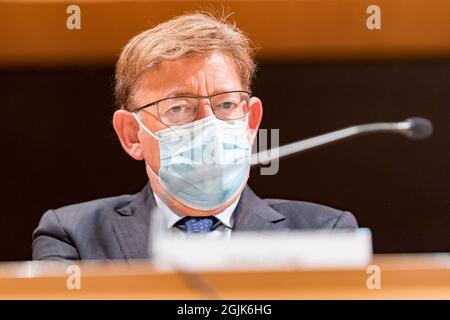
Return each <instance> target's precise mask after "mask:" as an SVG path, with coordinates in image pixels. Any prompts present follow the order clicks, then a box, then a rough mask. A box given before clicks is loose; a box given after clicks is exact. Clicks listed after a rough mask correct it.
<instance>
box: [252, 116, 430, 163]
mask: <svg viewBox="0 0 450 320" xmlns="http://www.w3.org/2000/svg"><path fill="white" fill-rule="evenodd" d="M379 132H390V133H400V134H403V135H404V136H406V137H407V138H409V139H413V140H422V139H426V138H428V137H429V136H430V135H431V134H432V133H433V125H432V123H431V121H430V120H428V119H425V118H421V117H412V118H408V119H406V120H404V121H401V122H378V123H368V124H361V125H357V126H352V127H348V128H345V129H341V130H337V131H332V132H329V133H325V134H322V135H319V136H316V137H312V138H309V139H305V140H301V141H297V142H293V143H289V144H286V145H284V146H280V147H277V148H272V149H270V150H266V151H261V152H259V153H254V154H252V158H251V162H250V164H251V165H252V166H254V165H259V164H267V163H269V162H270V161H271V160H274V159H281V158H284V157H287V156H290V155H293V154H296V153H299V152H302V151H306V150H309V149H312V148H315V147H319V146H322V145H326V144H329V143H331V142H335V141H339V140H343V139H346V138H350V137H354V136H358V135H363V134H369V133H379Z"/></svg>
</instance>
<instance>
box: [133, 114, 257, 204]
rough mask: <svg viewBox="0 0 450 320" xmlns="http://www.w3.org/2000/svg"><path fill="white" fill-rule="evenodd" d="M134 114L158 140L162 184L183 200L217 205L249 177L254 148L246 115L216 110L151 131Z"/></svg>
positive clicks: (183, 201) (240, 187) (228, 198)
mask: <svg viewBox="0 0 450 320" xmlns="http://www.w3.org/2000/svg"><path fill="white" fill-rule="evenodd" d="M133 115H134V116H135V118H136V120H137V121H138V123H139V125H140V126H141V127H142V128H143V129H144V130H145V131H146V132H147V133H148V134H150V135H151V136H153V137H154V138H155V139H157V140H158V141H159V150H160V160H161V163H160V169H159V174H158V175H157V176H158V179H159V181H160V183H161V185H162V186H163V187H164V188H165V190H166V191H167V192H168V193H170V195H172V196H173V197H174V198H175V199H176V200H178V201H179V202H181V203H183V204H184V205H186V206H188V207H190V208H193V209H197V210H212V209H216V208H218V207H220V206H222V205H224V204H226V203H227V202H229V201H230V200H231V199H232V198H233V197H235V196H236V195H237V194H238V193H239V192H240V191H241V189H242V187H243V185H244V184H245V183H246V182H247V178H248V174H249V169H250V153H251V148H250V145H249V142H248V138H247V130H246V129H247V117H246V118H244V119H245V120H243V119H240V120H233V121H222V120H219V119H217V118H216V117H215V116H213V115H212V116H209V117H206V118H203V119H200V120H197V121H194V122H191V123H187V124H185V125H182V126H177V127H171V128H166V129H163V130H160V131H157V132H155V133H153V132H151V131H150V130H148V129H147V128H146V127H145V126H144V125H143V124H142V122H141V120H140V119H139V116H138V115H136V114H135V113H133Z"/></svg>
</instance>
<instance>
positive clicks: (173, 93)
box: [163, 88, 239, 98]
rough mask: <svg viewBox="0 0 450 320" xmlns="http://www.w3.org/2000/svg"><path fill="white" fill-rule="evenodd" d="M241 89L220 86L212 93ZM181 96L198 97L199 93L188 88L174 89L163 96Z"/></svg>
mask: <svg viewBox="0 0 450 320" xmlns="http://www.w3.org/2000/svg"><path fill="white" fill-rule="evenodd" d="M234 90H239V89H227V88H219V90H215V91H214V92H213V93H212V94H211V95H212V96H213V95H215V94H218V93H221V92H227V91H234ZM180 96H189V97H197V96H198V95H197V94H196V93H192V91H188V90H174V91H168V92H167V93H165V94H164V97H163V98H172V97H180Z"/></svg>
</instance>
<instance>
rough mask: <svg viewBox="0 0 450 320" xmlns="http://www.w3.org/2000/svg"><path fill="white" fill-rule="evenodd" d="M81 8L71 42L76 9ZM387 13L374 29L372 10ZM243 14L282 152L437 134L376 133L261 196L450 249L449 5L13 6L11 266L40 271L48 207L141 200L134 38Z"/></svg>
mask: <svg viewBox="0 0 450 320" xmlns="http://www.w3.org/2000/svg"><path fill="white" fill-rule="evenodd" d="M70 4H77V5H78V6H79V7H80V9H81V29H80V30H69V29H67V27H66V20H67V18H68V17H69V15H70V14H67V13H66V9H67V7H68V6H69V5H70ZM370 4H377V5H378V6H379V7H380V8H381V29H379V30H369V29H368V28H367V27H366V20H367V18H368V16H369V14H367V13H366V9H367V7H368V6H369V5H370ZM221 8H225V9H226V10H227V11H228V12H234V14H233V15H232V16H231V18H230V19H231V20H232V21H233V20H234V21H236V24H237V26H238V27H239V28H240V29H242V30H243V31H244V32H246V33H247V35H248V36H249V37H250V38H251V39H252V40H253V42H254V43H255V45H256V46H257V47H258V48H259V50H258V54H257V60H258V63H259V71H258V73H257V79H256V80H255V82H254V86H253V91H254V94H255V95H257V96H258V97H260V98H261V99H262V101H263V103H264V107H265V109H264V119H263V123H262V128H267V129H273V128H276V129H279V130H280V142H281V144H285V143H289V142H293V141H295V140H298V139H302V138H307V137H310V136H313V135H317V134H321V133H324V132H327V131H330V130H335V129H340V128H343V127H346V126H350V125H354V124H359V123H367V122H376V121H400V120H403V119H405V118H407V117H409V116H423V117H427V118H429V119H430V120H431V121H432V122H433V124H434V127H435V133H434V135H433V136H432V137H431V138H430V139H428V140H424V141H419V142H414V141H409V140H407V139H405V138H403V137H401V136H396V135H373V136H367V137H360V138H356V139H355V140H350V141H346V142H340V143H337V144H334V145H331V146H327V147H324V148H322V149H317V150H312V151H309V152H307V153H303V154H300V155H298V156H295V157H291V158H288V159H286V160H282V161H281V162H280V170H279V173H278V174H277V175H275V176H261V175H260V174H259V171H258V170H253V171H252V174H253V175H252V177H251V179H250V182H249V183H250V186H251V187H252V188H253V189H254V191H255V192H256V193H257V194H259V195H260V196H261V197H271V198H287V199H298V200H305V201H313V202H319V203H322V204H326V205H329V206H333V207H336V208H340V209H345V210H349V211H351V212H353V213H354V215H355V216H356V217H357V219H358V221H359V224H360V226H363V227H368V228H370V229H371V230H372V232H373V241H374V250H375V252H376V253H386V252H389V253H391V252H392V253H394V252H395V253H403V252H405V253H406V252H440V251H450V232H449V230H450V197H449V186H450V185H449V184H450V171H449V164H450V148H449V147H450V129H449V120H450V1H446V0H442V1H439V0H429V1H417V0H409V1H407V0H403V1H399V0H391V1H261V2H260V1H231V2H201V1H200V2H195V3H193V2H187V1H181V2H174V1H164V2H162V1H161V2H158V1H150V2H144V1H134V2H131V1H76V3H72V2H66V1H2V2H1V3H0V43H1V46H0V88H1V89H0V92H1V94H0V119H1V126H0V137H1V139H0V147H1V157H0V174H1V181H2V183H1V185H0V188H1V214H0V227H1V229H0V260H3V261H6V260H29V259H31V233H32V231H33V230H34V228H35V227H36V226H37V224H38V222H39V219H40V217H41V215H42V214H43V213H44V212H45V211H46V210H47V209H50V208H58V207H60V206H64V205H67V204H72V203H76V202H82V201H87V200H92V199H96V198H100V197H107V196H114V195H119V194H124V193H135V192H138V191H139V190H140V189H141V188H142V187H143V186H144V185H145V183H146V180H147V179H146V174H145V171H144V166H143V163H141V162H135V161H133V160H132V159H131V158H129V157H128V156H127V155H126V154H125V153H124V152H123V151H122V149H121V146H120V144H119V143H118V141H117V139H116V138H115V134H114V131H113V128H112V125H111V119H112V114H113V112H114V109H115V107H114V100H113V85H114V64H115V61H116V59H117V57H118V55H119V52H120V49H121V48H122V47H123V46H124V45H125V44H126V42H127V41H128V40H129V39H130V38H131V37H132V36H134V35H135V34H137V33H139V32H141V31H143V30H145V29H148V28H150V27H152V26H154V25H155V24H157V23H159V22H162V21H165V20H167V19H169V18H171V17H173V16H176V15H179V14H182V13H184V12H185V11H189V10H198V9H207V10H210V11H211V10H218V9H219V10H220V9H221Z"/></svg>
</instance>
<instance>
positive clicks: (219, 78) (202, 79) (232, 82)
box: [134, 53, 243, 102]
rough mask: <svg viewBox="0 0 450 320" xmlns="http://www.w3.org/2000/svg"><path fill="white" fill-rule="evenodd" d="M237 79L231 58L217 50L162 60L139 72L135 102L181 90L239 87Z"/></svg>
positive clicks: (200, 92) (205, 91)
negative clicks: (154, 66) (151, 67)
mask: <svg viewBox="0 0 450 320" xmlns="http://www.w3.org/2000/svg"><path fill="white" fill-rule="evenodd" d="M240 89H243V88H242V84H241V79H240V76H239V73H238V71H237V68H236V66H235V64H234V63H233V61H232V59H231V58H229V57H228V56H226V55H223V54H220V53H209V54H204V55H192V56H187V57H183V58H181V59H179V60H175V61H163V62H162V63H161V64H159V65H158V66H157V67H156V68H153V69H151V70H148V71H145V72H144V73H142V74H141V75H140V76H139V78H138V80H137V82H136V84H135V87H134V93H135V94H134V96H135V100H136V101H137V102H142V101H143V100H146V102H148V101H149V100H151V99H161V98H165V97H169V96H176V95H182V94H189V95H211V94H214V93H217V92H221V91H229V90H240Z"/></svg>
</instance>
